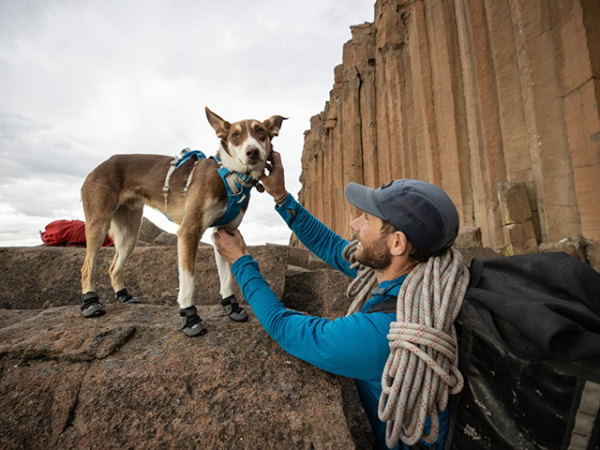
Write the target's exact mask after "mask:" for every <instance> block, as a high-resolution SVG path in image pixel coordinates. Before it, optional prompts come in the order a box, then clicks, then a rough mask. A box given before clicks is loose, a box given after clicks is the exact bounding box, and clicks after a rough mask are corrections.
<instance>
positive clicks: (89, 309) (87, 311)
mask: <svg viewBox="0 0 600 450" xmlns="http://www.w3.org/2000/svg"><path fill="white" fill-rule="evenodd" d="M81 313H82V314H83V317H85V318H86V319H91V318H92V317H100V316H103V315H104V314H105V313H106V310H105V309H104V305H102V303H100V300H99V298H98V294H96V293H95V292H88V293H87V294H83V295H82V296H81Z"/></svg>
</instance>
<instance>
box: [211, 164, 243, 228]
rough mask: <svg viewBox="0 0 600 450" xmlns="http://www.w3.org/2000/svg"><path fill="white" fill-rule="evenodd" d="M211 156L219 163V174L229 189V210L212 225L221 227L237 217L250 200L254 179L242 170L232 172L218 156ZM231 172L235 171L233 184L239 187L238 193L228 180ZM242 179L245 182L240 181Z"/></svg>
mask: <svg viewBox="0 0 600 450" xmlns="http://www.w3.org/2000/svg"><path fill="white" fill-rule="evenodd" d="M211 158H214V159H215V161H217V163H218V164H219V176H220V177H221V179H222V180H223V184H224V185H225V189H226V190H227V211H226V212H225V215H224V216H223V217H222V218H221V220H219V221H218V222H217V223H215V224H213V225H212V226H213V227H220V226H223V225H226V224H228V223H229V222H231V221H232V220H233V219H235V218H236V217H237V215H238V214H239V213H240V210H241V209H242V207H243V206H244V205H245V204H246V203H248V200H250V191H251V190H252V186H253V180H252V177H250V175H247V174H244V173H240V172H231V171H230V170H229V169H228V168H227V167H225V166H224V165H223V163H222V162H221V160H220V159H219V158H217V157H216V156H211ZM230 173H234V174H235V175H236V176H235V177H232V178H233V185H234V186H235V187H236V188H237V193H234V192H233V190H232V186H230V183H229V182H228V180H227V175H229V174H230ZM240 180H241V181H242V182H243V183H240Z"/></svg>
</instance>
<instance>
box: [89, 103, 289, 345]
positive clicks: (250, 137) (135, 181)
mask: <svg viewBox="0 0 600 450" xmlns="http://www.w3.org/2000/svg"><path fill="white" fill-rule="evenodd" d="M205 111H206V117H207V119H208V122H209V123H210V125H211V126H212V128H213V129H214V130H215V131H216V134H217V137H218V138H219V139H220V141H221V146H220V148H219V151H218V153H217V157H216V158H215V157H211V158H205V157H204V155H199V153H201V152H187V153H186V155H184V156H183V157H182V158H176V159H175V160H174V159H173V157H169V156H161V155H115V156H112V157H111V158H109V159H108V160H106V161H104V162H103V163H102V164H100V165H99V166H98V167H96V169H94V170H93V171H92V172H91V173H90V174H89V175H88V176H87V178H86V180H85V182H84V184H83V187H82V188H81V199H82V203H83V209H84V213H85V220H86V227H85V235H86V242H87V250H86V255H85V262H84V264H83V267H82V269H81V288H82V298H81V303H82V304H81V311H82V314H83V316H84V317H86V318H92V317H98V316H102V315H103V314H104V313H105V309H104V306H103V305H102V303H100V300H99V297H98V294H97V293H96V292H95V291H94V289H95V284H94V269H95V265H96V260H97V256H98V250H99V249H100V247H101V245H102V242H103V241H104V238H105V236H106V234H107V233H108V234H109V235H110V237H111V238H112V239H113V241H114V244H115V250H116V252H115V257H114V260H113V262H112V265H111V267H110V270H109V274H110V279H111V285H112V287H113V289H114V291H115V298H116V300H118V301H119V302H121V303H139V300H138V299H137V298H135V297H133V296H132V295H130V294H129V292H127V289H126V287H125V283H124V279H123V269H124V267H125V263H126V261H127V258H128V257H129V256H130V255H131V252H132V251H133V249H134V247H135V244H136V241H137V238H138V235H139V230H140V226H141V223H142V212H143V208H144V205H149V206H151V207H152V208H155V209H157V210H159V211H161V212H162V213H163V214H165V215H166V216H167V217H168V218H169V219H171V220H172V221H173V222H175V223H177V224H179V225H180V227H179V230H178V231H177V242H178V243H177V253H178V259H179V295H178V297H177V302H178V303H179V308H180V316H181V329H182V331H183V332H184V333H185V334H186V335H187V336H199V335H202V334H204V333H206V331H207V330H206V327H205V326H204V324H203V323H202V319H201V318H200V316H199V315H198V311H197V309H196V307H195V305H194V287H195V282H194V266H195V262H196V252H197V249H198V243H199V241H200V239H201V238H202V235H203V234H204V232H205V231H206V229H207V228H210V227H218V226H225V227H227V228H229V229H236V228H238V226H239V225H240V223H241V221H242V219H243V217H244V213H245V212H246V209H247V208H248V201H247V200H248V199H249V196H250V192H249V191H250V189H251V188H252V187H253V186H255V187H257V188H259V189H260V188H262V189H264V188H263V187H262V185H260V184H259V183H258V180H259V178H260V176H261V175H262V174H263V172H264V169H265V167H266V163H267V161H268V160H269V158H270V156H271V152H272V150H273V145H272V143H271V140H272V139H273V138H274V137H275V136H277V135H278V134H279V130H280V128H281V125H282V123H283V121H284V120H286V119H287V118H286V117H283V116H278V115H276V116H272V117H270V118H268V119H267V120H264V121H262V122H261V121H258V120H253V119H250V120H242V121H240V122H235V123H233V124H230V123H229V122H227V121H225V120H224V119H222V118H221V117H219V116H218V115H217V114H215V113H213V112H212V111H211V110H210V109H208V107H207V108H205ZM194 159H196V160H195V161H194ZM214 229H215V230H216V229H217V228H214ZM212 237H213V240H214V233H213V235H212ZM215 259H216V263H217V269H218V272H219V280H220V283H221V290H220V294H221V297H222V300H221V304H222V306H223V308H224V309H225V312H226V314H227V316H228V317H229V318H231V319H232V320H236V321H245V320H246V319H247V318H248V314H247V313H246V311H245V310H244V309H243V308H241V307H240V306H239V304H238V303H237V302H236V299H235V296H234V293H233V283H234V278H233V275H232V273H231V265H230V264H229V263H228V262H227V261H225V260H224V259H223V258H222V257H221V255H220V254H219V253H218V252H217V251H215Z"/></svg>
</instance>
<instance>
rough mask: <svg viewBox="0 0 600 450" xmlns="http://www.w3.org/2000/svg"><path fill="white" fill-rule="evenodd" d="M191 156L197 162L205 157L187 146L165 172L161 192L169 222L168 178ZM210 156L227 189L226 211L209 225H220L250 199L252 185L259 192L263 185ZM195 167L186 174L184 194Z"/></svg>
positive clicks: (226, 222)
mask: <svg viewBox="0 0 600 450" xmlns="http://www.w3.org/2000/svg"><path fill="white" fill-rule="evenodd" d="M193 157H195V158H196V162H198V160H200V159H205V158H206V155H205V154H204V153H202V152H201V151H199V150H193V151H192V150H190V149H189V148H185V149H183V150H182V151H181V156H178V157H176V158H175V159H173V161H171V167H170V168H169V172H168V173H167V177H166V179H165V185H164V186H163V194H164V196H165V216H166V217H167V219H169V220H170V221H171V222H173V220H172V219H171V218H170V217H169V215H168V213H167V197H168V195H169V191H170V188H169V179H170V178H171V175H172V174H173V172H174V171H175V170H176V169H178V168H179V167H180V166H182V165H183V164H184V163H185V162H186V161H187V160H189V159H191V158H193ZM211 158H213V159H214V160H215V161H216V162H217V164H218V165H219V176H220V177H221V180H222V181H223V184H224V186H225V190H226V191H227V211H225V215H224V216H223V217H222V218H221V219H220V220H219V221H218V222H216V223H213V224H212V225H210V226H211V227H220V226H223V225H226V224H228V223H229V222H231V221H232V220H234V219H235V218H236V217H237V216H238V214H239V213H240V210H241V209H242V208H243V207H244V205H246V204H247V203H248V200H250V191H251V190H252V187H253V186H256V189H257V190H258V191H259V192H264V187H263V186H262V185H261V184H260V183H259V182H258V180H255V179H254V178H252V177H251V176H250V175H248V174H245V173H241V172H235V171H231V170H229V169H228V168H227V167H225V166H224V165H223V161H221V160H220V159H219V158H217V157H216V156H211ZM195 168H196V166H195V165H194V168H193V169H192V171H191V172H190V174H189V176H188V180H187V183H186V185H185V188H184V189H183V195H184V196H186V195H187V191H188V188H189V186H190V184H191V182H192V175H193V174H194V169H195ZM184 214H185V208H184Z"/></svg>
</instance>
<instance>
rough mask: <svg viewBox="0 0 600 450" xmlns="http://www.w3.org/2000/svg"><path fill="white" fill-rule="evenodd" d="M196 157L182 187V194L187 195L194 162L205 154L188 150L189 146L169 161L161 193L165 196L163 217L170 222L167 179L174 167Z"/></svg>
mask: <svg viewBox="0 0 600 450" xmlns="http://www.w3.org/2000/svg"><path fill="white" fill-rule="evenodd" d="M194 156H195V157H196V159H197V160H196V162H195V163H194V167H192V171H191V172H190V174H189V175H188V179H187V182H186V184H185V187H184V188H183V196H184V197H185V196H187V191H188V189H189V187H190V184H192V175H193V174H194V170H195V169H196V163H197V162H198V160H200V159H203V158H206V155H204V153H202V152H201V151H199V150H194V151H192V150H190V148H189V147H186V148H184V149H183V150H181V153H180V155H179V156H176V157H175V158H173V160H172V161H171V164H170V167H169V171H168V172H167V176H166V178H165V184H164V186H163V195H164V196H165V217H166V218H167V219H169V220H170V221H171V222H173V219H171V218H170V217H169V211H168V209H167V208H168V197H169V191H170V190H171V188H170V186H169V181H170V180H171V175H173V172H175V170H176V169H178V168H179V166H181V165H182V164H183V163H184V162H186V161H187V160H188V159H190V158H192V157H194ZM184 213H185V209H184Z"/></svg>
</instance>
